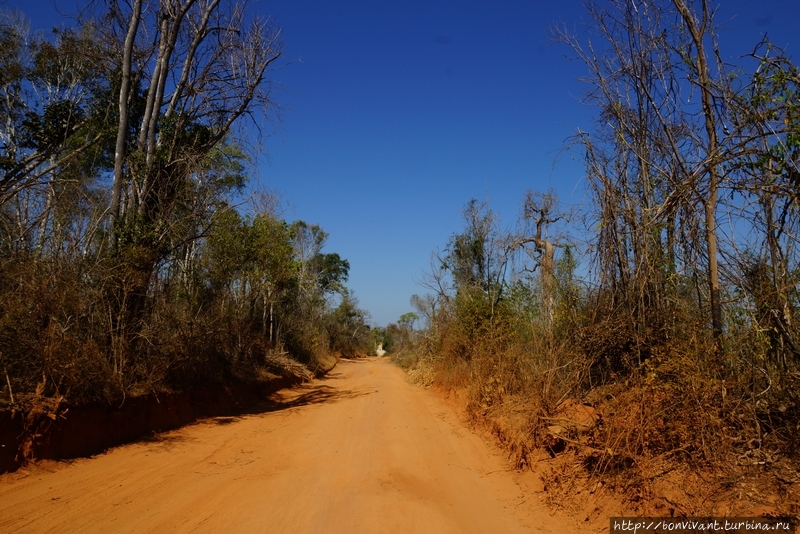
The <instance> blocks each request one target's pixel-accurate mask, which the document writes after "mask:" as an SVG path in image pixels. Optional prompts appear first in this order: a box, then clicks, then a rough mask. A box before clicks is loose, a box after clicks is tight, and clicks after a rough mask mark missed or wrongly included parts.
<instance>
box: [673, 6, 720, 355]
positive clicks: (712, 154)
mask: <svg viewBox="0 0 800 534" xmlns="http://www.w3.org/2000/svg"><path fill="white" fill-rule="evenodd" d="M673 1H674V2H675V7H676V8H677V9H678V11H679V12H680V14H681V18H682V19H683V22H684V24H685V25H686V28H687V29H688V30H689V34H690V35H691V37H692V41H693V42H694V45H695V48H697V64H696V65H695V73H696V74H697V81H698V84H699V86H700V94H701V98H702V103H703V118H704V121H705V129H706V135H707V136H708V145H707V147H706V148H707V152H708V160H709V165H708V196H707V197H706V198H705V201H704V206H703V207H704V209H705V238H706V249H707V252H708V284H709V289H710V291H709V299H710V303H711V329H712V333H713V335H714V340H715V344H716V349H717V350H718V351H719V350H721V349H722V345H721V341H722V330H723V324H722V303H721V292H720V286H719V267H718V264H717V220H716V212H717V196H718V192H717V189H718V187H719V166H718V163H717V160H718V158H719V156H718V145H719V144H718V140H717V126H716V116H715V115H714V105H713V95H712V94H711V75H710V73H709V67H708V58H707V56H706V51H705V43H704V41H703V39H704V37H705V28H706V24H707V22H708V21H709V20H710V13H709V8H708V2H707V0H702V8H703V13H702V20H701V24H700V26H699V27H698V25H697V20H696V19H695V17H694V16H693V14H692V12H691V11H690V10H689V8H688V6H687V5H686V3H685V1H684V0H673Z"/></svg>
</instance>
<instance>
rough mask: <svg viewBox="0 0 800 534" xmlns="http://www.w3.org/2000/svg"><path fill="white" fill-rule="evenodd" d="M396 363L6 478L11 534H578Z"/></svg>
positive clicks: (374, 363) (0, 507) (372, 362)
mask: <svg viewBox="0 0 800 534" xmlns="http://www.w3.org/2000/svg"><path fill="white" fill-rule="evenodd" d="M518 480H519V479H518V477H517V474H516V473H515V471H514V470H513V466H511V465H509V463H508V461H507V460H506V459H505V456H504V455H503V454H502V453H501V452H500V451H498V450H497V449H495V448H494V447H493V446H492V445H491V444H490V443H488V442H487V441H486V440H484V439H483V438H481V437H479V436H477V435H476V434H474V433H473V432H471V431H470V430H468V429H467V428H466V427H465V426H464V423H463V422H462V420H461V419H460V418H459V416H458V415H457V414H456V413H455V411H454V410H453V409H452V408H451V407H450V406H448V405H447V403H446V402H444V401H443V400H442V398H441V397H440V396H439V395H437V394H436V393H434V392H431V391H428V390H425V389H422V388H418V387H414V386H411V385H409V384H408V383H407V382H406V380H405V375H404V373H403V372H402V371H401V370H400V369H398V368H396V367H395V366H393V365H392V364H391V363H390V362H389V361H388V360H387V359H386V358H378V359H375V358H370V359H368V360H358V361H342V362H341V363H340V364H339V365H338V366H337V367H336V368H335V369H334V370H333V371H332V372H331V373H330V374H329V375H328V376H327V377H326V378H324V379H321V380H315V381H313V382H311V383H308V384H305V385H303V386H300V387H298V388H293V389H288V390H282V391H280V392H278V393H276V394H275V395H273V397H272V401H271V402H268V403H265V404H263V405H261V406H260V407H259V409H254V410H251V411H250V413H248V414H244V415H241V416H238V417H217V418H211V419H207V420H204V421H202V422H199V423H197V424H194V425H190V426H187V427H183V428H181V429H178V430H174V431H171V432H167V433H164V434H161V435H159V436H157V437H155V438H153V439H150V440H148V441H145V442H140V443H135V444H130V445H125V446H121V447H117V448H115V449H111V450H110V451H108V452H106V453H105V454H101V455H99V456H97V457H94V458H90V459H79V460H75V461H73V462H70V463H65V462H44V463H41V464H38V465H31V466H28V467H25V468H22V469H20V470H19V471H17V472H16V473H11V474H6V475H3V476H0V531H1V532H23V531H24V532H64V531H67V532H189V531H191V532H282V533H283V532H332V533H336V532H348V533H349V532H437V533H440V532H441V533H446V532H458V533H461V532H480V533H488V532H492V533H493V532H552V533H555V532H559V533H560V532H566V533H569V532H579V531H581V532H582V530H580V529H579V528H578V527H579V525H577V524H574V523H572V522H571V521H570V520H564V519H562V520H557V519H555V518H553V517H551V516H550V514H549V513H548V512H547V510H546V508H545V507H544V505H543V504H542V503H541V502H540V501H539V497H537V496H536V495H535V494H532V493H530V492H528V491H525V490H523V489H522V488H521V487H520V485H519V483H518Z"/></svg>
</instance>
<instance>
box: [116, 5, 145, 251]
mask: <svg viewBox="0 0 800 534" xmlns="http://www.w3.org/2000/svg"><path fill="white" fill-rule="evenodd" d="M141 15H142V0H135V1H134V3H133V8H132V12H131V20H130V22H129V23H128V33H127V35H126V36H125V43H124V45H123V50H122V80H121V83H120V88H119V125H118V126H117V144H116V148H115V151H114V185H113V187H112V189H111V220H112V225H111V232H110V235H111V240H112V244H113V245H114V246H116V237H115V236H116V232H115V230H116V228H115V226H116V224H117V219H118V218H119V216H120V210H119V208H120V200H121V198H122V185H123V179H124V176H123V166H124V164H125V142H126V140H127V135H128V103H129V101H130V92H131V62H132V61H133V59H132V58H133V45H134V44H135V42H136V33H137V32H138V31H139V20H140V19H141Z"/></svg>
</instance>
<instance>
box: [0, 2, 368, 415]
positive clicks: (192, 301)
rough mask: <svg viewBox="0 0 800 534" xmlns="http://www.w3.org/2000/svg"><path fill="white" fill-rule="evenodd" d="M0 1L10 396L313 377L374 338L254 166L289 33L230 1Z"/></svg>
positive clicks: (18, 400)
mask: <svg viewBox="0 0 800 534" xmlns="http://www.w3.org/2000/svg"><path fill="white" fill-rule="evenodd" d="M86 6H87V10H86V11H84V12H83V13H82V18H81V19H80V20H78V21H77V22H76V23H75V24H74V25H73V26H69V27H59V28H56V29H54V30H52V31H33V30H32V29H31V28H30V23H29V21H28V20H27V19H26V17H25V15H24V14H22V13H19V12H10V11H7V10H3V11H0V373H2V387H0V406H2V405H3V404H6V405H13V406H16V407H20V406H23V407H24V406H25V405H27V404H30V403H32V402H38V403H40V404H41V403H43V402H45V401H46V400H48V399H49V401H48V402H50V401H52V402H53V403H55V404H56V405H57V404H58V403H59V402H61V401H64V400H67V401H69V402H83V401H91V400H106V401H112V400H115V401H118V400H120V399H124V398H125V397H126V396H132V395H139V394H147V393H152V392H158V391H164V390H175V389H186V388H193V387H197V386H200V385H209V384H219V383H224V382H228V381H232V380H254V379H258V378H265V377H270V376H275V375H281V374H286V373H289V374H300V375H310V374H311V373H313V372H315V371H317V370H319V369H327V368H330V367H331V366H332V363H333V361H334V359H335V357H336V356H337V355H338V354H353V353H355V352H357V351H360V350H363V347H368V346H369V344H370V331H369V327H368V326H367V323H368V319H369V318H368V316H367V315H366V313H365V312H364V311H362V310H360V309H358V307H357V302H356V300H355V298H354V297H353V296H352V295H351V294H350V293H349V292H348V290H347V288H346V287H345V285H344V284H345V283H346V281H347V278H348V272H349V264H348V262H347V260H345V259H344V258H341V257H340V256H339V255H338V254H336V253H331V252H326V251H325V243H326V238H327V234H326V233H325V232H324V231H323V230H322V229H321V228H320V227H319V226H317V225H313V224H308V223H306V222H303V221H295V222H290V221H286V220H284V219H283V218H282V216H281V211H280V202H279V200H278V199H276V198H275V197H274V196H273V195H270V194H269V193H265V192H259V191H258V190H257V188H254V187H253V186H251V185H250V184H249V183H248V178H249V176H250V173H251V171H252V170H253V168H254V165H253V155H254V154H256V153H257V150H258V139H257V138H256V136H255V135H254V134H256V133H258V132H261V131H264V132H267V133H268V132H269V131H270V130H271V129H272V127H273V126H272V125H273V123H274V121H275V119H276V114H275V110H276V104H275V102H274V101H273V81H272V80H271V78H270V76H271V75H272V69H273V68H274V67H275V66H276V65H278V63H279V62H280V58H281V50H282V40H281V39H282V36H281V32H280V30H279V29H278V28H275V27H273V26H272V25H271V24H270V22H269V21H268V20H267V19H263V18H259V17H257V16H255V15H254V14H253V13H251V12H250V11H249V10H248V9H245V5H244V4H243V3H239V2H233V1H227V0H222V1H219V0H180V1H179V0H132V1H131V2H120V3H117V2H91V3H87V4H86Z"/></svg>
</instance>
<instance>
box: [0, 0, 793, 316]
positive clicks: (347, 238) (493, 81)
mask: <svg viewBox="0 0 800 534" xmlns="http://www.w3.org/2000/svg"><path fill="white" fill-rule="evenodd" d="M638 2H639V3H641V0H638ZM58 3H59V5H66V4H67V3H69V4H74V2H72V1H70V2H63V3H62V2H58ZM3 4H5V5H6V6H9V7H16V6H20V7H21V9H22V10H23V11H25V12H26V13H27V14H28V16H29V17H31V18H32V19H34V26H35V27H41V26H46V25H47V24H52V23H53V22H54V21H57V20H58V19H57V18H55V16H54V10H53V5H54V3H53V1H52V0H34V1H30V0H28V1H26V2H19V1H17V0H6V1H5V2H3V1H2V0H0V5H3ZM714 4H715V5H719V13H718V18H717V21H718V22H721V23H723V24H724V26H725V27H726V28H727V29H726V30H725V31H724V32H723V34H722V36H721V37H722V44H723V52H724V53H726V54H728V56H729V57H728V59H735V58H737V57H738V56H740V55H743V54H746V53H747V52H749V51H751V50H752V48H753V46H754V45H755V44H756V43H757V42H758V41H759V40H760V39H761V35H762V34H763V33H764V32H768V34H769V36H770V38H771V39H772V40H773V42H776V43H777V44H779V45H783V46H785V47H786V48H787V50H788V52H789V53H790V55H792V56H793V57H794V58H795V60H797V56H798V54H797V50H796V48H797V46H798V45H797V43H795V42H793V40H795V37H794V36H795V34H796V24H797V21H798V20H800V1H798V0H762V1H760V2H753V1H744V0H719V1H717V2H714ZM251 9H255V10H257V11H260V12H261V13H262V14H264V15H269V16H271V17H272V18H273V20H274V22H275V23H276V24H277V25H278V26H280V27H282V29H283V38H284V41H285V48H284V51H285V52H284V56H283V57H284V58H285V59H286V62H285V64H284V66H283V67H282V68H280V69H279V70H277V71H275V72H274V73H273V79H274V80H275V81H276V82H278V83H279V84H280V85H281V86H282V89H280V90H278V91H276V93H275V97H276V100H277V101H278V103H279V104H280V105H281V106H282V107H283V110H282V111H281V123H280V125H279V127H278V128H277V132H276V133H275V134H273V135H272V136H271V137H269V138H267V139H266V140H265V141H264V142H263V153H262V154H261V157H260V162H259V165H258V168H257V175H256V177H255V180H256V181H257V182H258V183H259V184H261V185H263V186H264V187H267V188H269V189H272V190H274V191H276V192H278V193H280V194H281V195H282V196H283V199H284V203H285V205H286V212H285V214H284V216H285V217H286V218H287V219H291V220H293V219H303V220H305V221H307V222H309V223H316V224H319V225H320V226H322V228H323V229H324V230H325V231H327V232H328V233H329V234H330V237H329V240H328V244H327V247H326V250H327V251H328V252H338V253H339V254H340V255H341V256H342V257H344V258H347V259H348V260H349V262H350V266H351V270H350V282H349V284H348V285H349V286H350V287H351V288H352V289H353V291H354V292H355V295H356V297H357V298H358V299H359V301H360V306H361V307H362V308H364V309H366V310H368V311H369V312H370V313H371V315H372V318H373V322H374V323H375V324H380V325H385V324H387V323H389V322H393V321H396V320H397V318H398V317H399V316H400V315H401V314H403V313H405V312H408V311H411V309H412V308H411V306H410V304H409V298H410V296H411V295H412V294H413V293H423V292H424V288H422V287H420V286H419V285H417V284H416V283H415V279H418V278H420V276H421V274H422V271H423V269H425V268H426V267H427V266H428V263H429V259H430V254H431V251H433V250H434V249H436V248H437V247H438V248H443V247H444V246H445V244H446V243H447V240H448V238H449V237H450V236H451V235H452V234H453V233H455V232H457V231H459V230H460V229H461V227H462V222H461V217H460V211H461V208H462V207H463V206H464V204H465V203H467V202H468V201H469V200H470V199H471V198H473V197H474V198H477V199H479V200H488V201H489V202H490V205H491V207H492V209H493V210H494V211H496V212H497V213H498V214H499V215H500V216H501V217H502V223H501V224H502V225H503V226H505V227H513V226H514V223H515V220H516V218H517V214H518V212H519V207H520V203H521V201H522V198H523V196H524V194H525V191H526V190H527V189H535V190H547V189H548V188H553V189H555V190H556V191H557V193H558V194H559V197H560V199H561V200H562V202H564V203H566V204H570V205H581V204H583V203H584V194H583V189H582V176H583V169H582V165H581V161H580V160H581V155H580V153H578V152H566V153H565V152H564V151H563V147H564V141H565V140H566V139H567V138H568V137H569V136H570V135H572V134H574V133H575V132H576V131H577V129H578V128H582V129H584V130H588V129H591V127H592V118H593V114H594V110H593V109H591V108H587V107H584V106H582V105H581V104H580V102H579V98H580V96H581V95H582V94H583V93H584V91H585V90H586V88H585V87H584V86H583V85H582V84H581V83H580V82H578V81H577V78H578V77H579V76H581V75H582V74H583V73H584V70H583V69H582V67H581V65H580V64H579V63H577V62H574V61H570V60H569V59H567V57H566V56H567V55H568V50H566V48H565V47H563V46H560V45H554V44H553V43H552V42H551V40H550V31H549V29H550V27H551V26H552V25H553V24H556V23H559V22H562V23H565V24H567V26H568V27H570V28H574V29H576V30H577V31H579V32H580V31H581V18H582V17H585V15H584V13H585V12H584V9H583V7H582V2H581V0H559V1H549V2H531V1H510V0H509V1H437V0H429V1H424V2H423V1H417V0H412V1H408V0H406V1H402V2H392V1H339V2H331V1H322V0H292V1H289V2H273V1H264V0H255V1H251ZM40 21H41V22H40Z"/></svg>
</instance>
